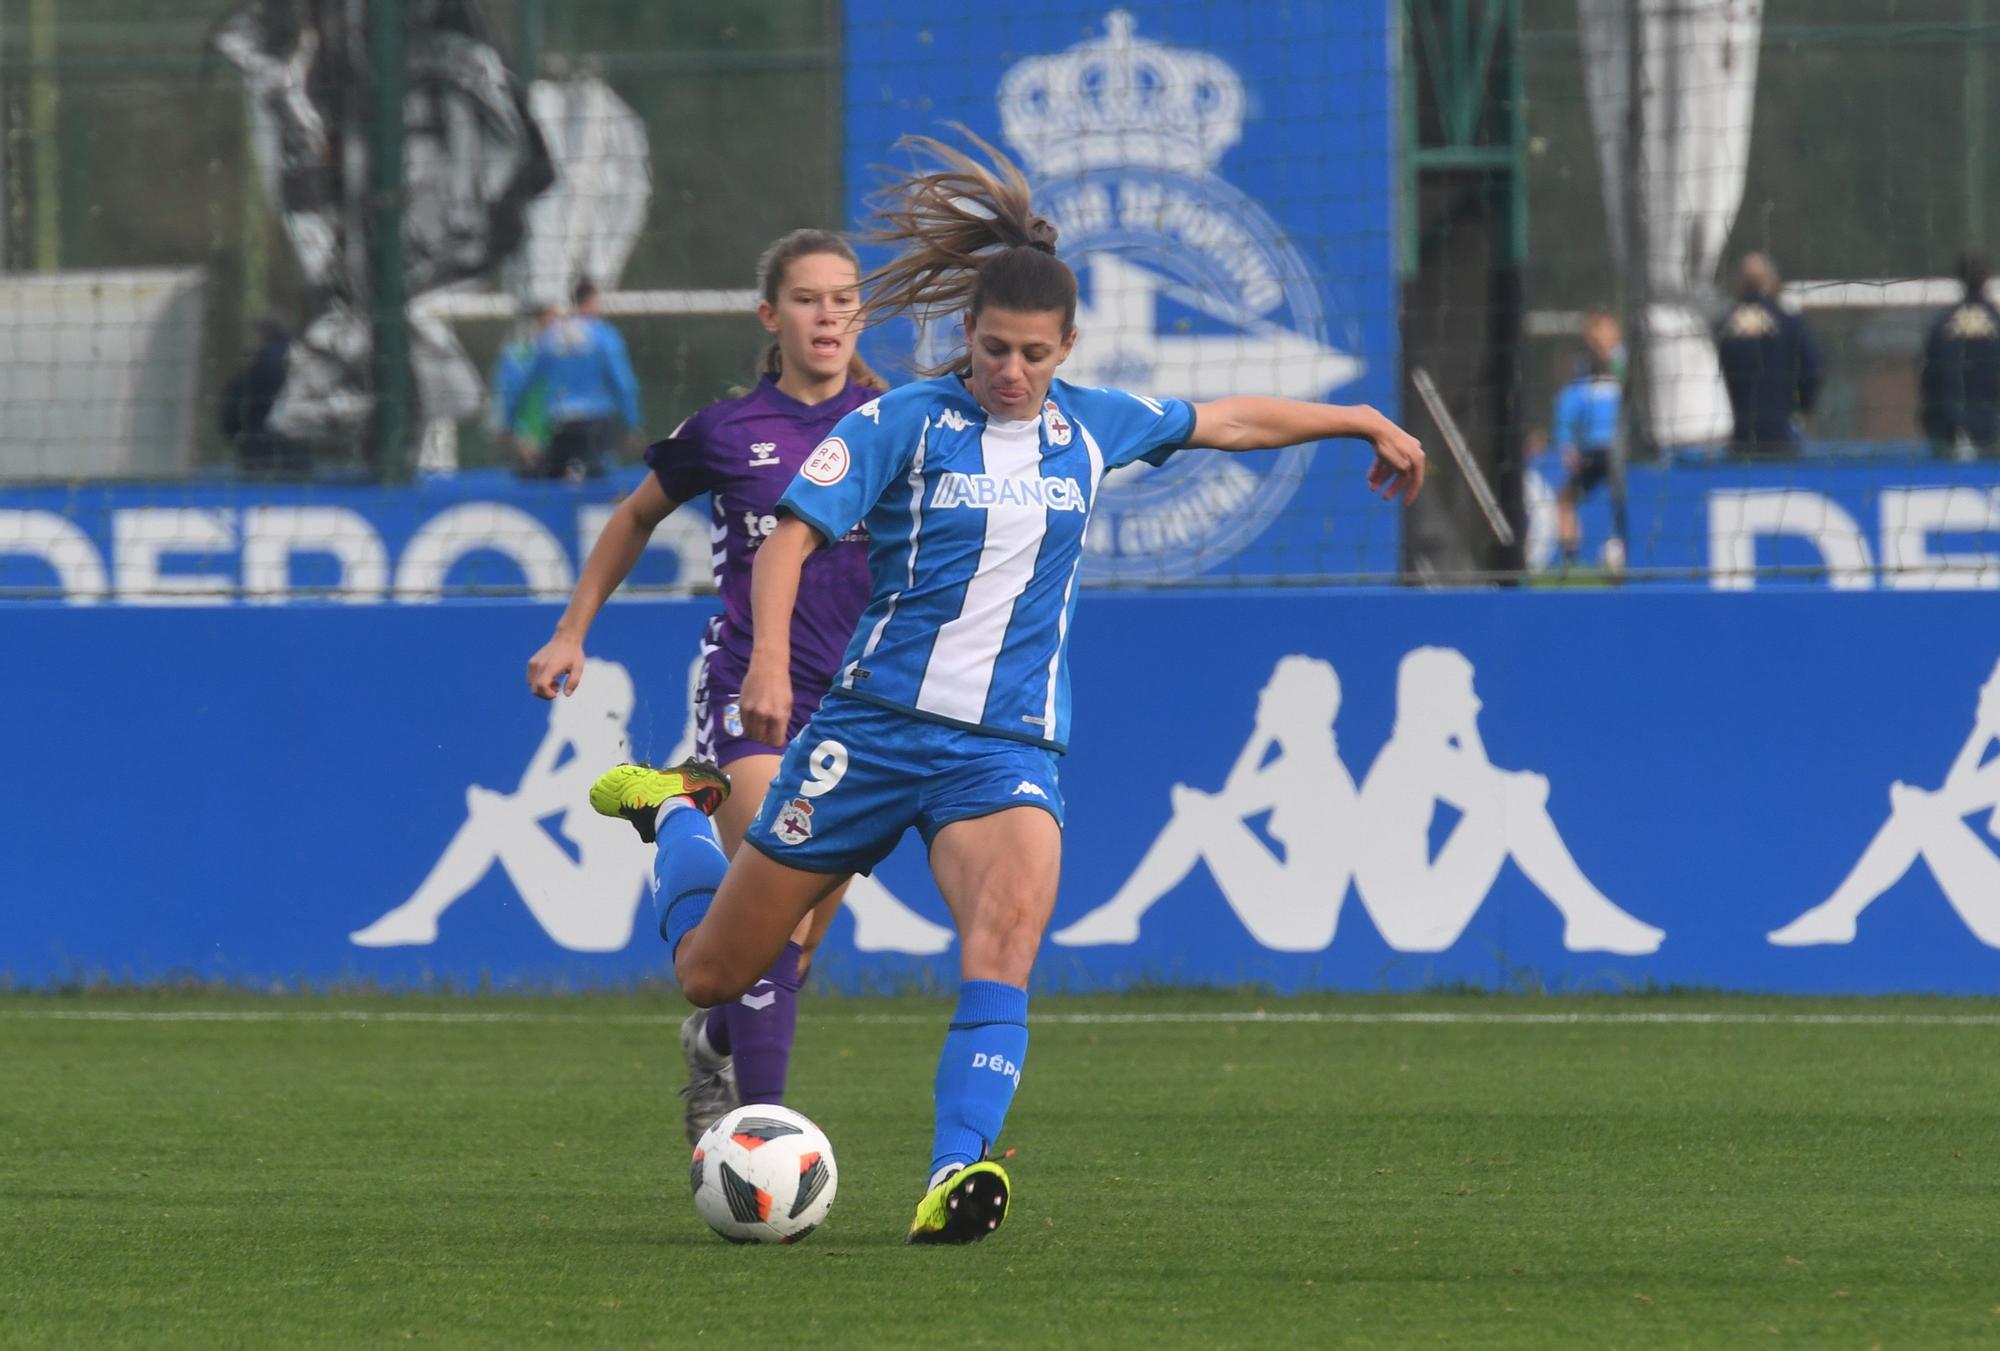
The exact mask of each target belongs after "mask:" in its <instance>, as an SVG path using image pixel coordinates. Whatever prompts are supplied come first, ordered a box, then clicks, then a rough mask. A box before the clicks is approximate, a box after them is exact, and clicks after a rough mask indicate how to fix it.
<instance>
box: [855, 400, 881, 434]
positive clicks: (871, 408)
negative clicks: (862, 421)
mask: <svg viewBox="0 0 2000 1351" xmlns="http://www.w3.org/2000/svg"><path fill="white" fill-rule="evenodd" d="M854 411H855V412H857V413H859V414H861V416H863V417H865V418H867V419H868V420H869V421H870V422H872V423H874V424H875V425H876V426H878V427H879V426H881V425H882V401H881V400H880V399H870V400H869V401H868V402H867V403H864V404H862V405H861V406H860V407H859V408H857V409H855V410H854Z"/></svg>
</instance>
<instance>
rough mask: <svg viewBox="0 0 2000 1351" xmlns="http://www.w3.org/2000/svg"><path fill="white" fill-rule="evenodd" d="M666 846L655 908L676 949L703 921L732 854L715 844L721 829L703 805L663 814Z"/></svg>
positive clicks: (656, 864) (659, 858)
mask: <svg viewBox="0 0 2000 1351" xmlns="http://www.w3.org/2000/svg"><path fill="white" fill-rule="evenodd" d="M658 839H659V842H660V849H659V852H658V853H657V854H655V855H654V856H653V882H654V887H653V910H654V913H656V914H658V915H659V917H660V937H662V938H664V939H666V940H667V951H668V952H669V953H672V952H673V951H674V950H675V949H676V948H678V947H680V945H681V940H682V939H683V938H686V937H687V934H688V930H689V929H692V928H693V927H694V926H695V925H697V924H699V923H701V920H702V916H704V915H706V914H707V913H708V907H709V903H710V902H711V901H713V900H714V899H715V889H716V888H717V887H719V886H721V885H722V876H723V874H724V873H726V872H728V871H729V857H728V855H726V854H724V853H723V852H722V846H721V845H719V844H717V843H716V842H715V828H714V827H713V826H711V825H710V824H709V823H708V818H707V817H706V816H703V815H702V814H701V810H700V809H699V808H697V807H693V806H687V807H677V808H675V809H674V810H673V811H670V812H668V813H667V814H666V815H665V816H663V817H661V818H660V824H659V831H658Z"/></svg>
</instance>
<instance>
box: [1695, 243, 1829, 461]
mask: <svg viewBox="0 0 2000 1351" xmlns="http://www.w3.org/2000/svg"><path fill="white" fill-rule="evenodd" d="M1715 349H1716V357H1717V360H1718V361H1719V362H1720V364H1721V366H1722V380H1723V383H1724V384H1726V385H1727V386H1728V387H1729V405H1730V407H1731V408H1732V409H1733V410H1734V411H1735V414H1736V429H1735V431H1734V432H1733V433H1732V434H1731V436H1730V441H1729V449H1730V452H1731V453H1732V454H1736V455H1796V454H1798V453H1799V451H1800V449H1801V448H1802V447H1803V445H1804V435H1803V433H1802V431H1801V428H1800V419H1801V418H1803V417H1804V416H1805V415H1806V414H1808V413H1810V412H1812V410H1813V404H1814V403H1815V402H1816V401H1817V400H1818V399H1819V391H1820V384H1821V381H1822V380H1823V378H1824V370H1823V366H1822V363H1821V360H1820V351H1819V342H1818V340H1817V339H1816V338H1814V337H1813V332H1812V329H1811V328H1810V327H1809V326H1808V325H1807V324H1806V321H1805V320H1804V319H1803V318H1802V317H1801V316H1799V315H1796V314H1793V313H1792V312H1791V311H1790V310H1787V309H1785V308H1784V307H1783V306H1781V305H1780V304H1779V303H1778V269H1777V267H1776V266H1775V265H1774V264H1773V263H1772V262H1771V260H1770V259H1769V258H1768V257H1766V256H1765V255H1764V254H1761V253H1749V254H1745V255H1744V256H1743V260H1742V261H1741V262H1740V263H1738V264H1737V267H1736V300H1735V303H1733V304H1732V305H1731V306H1730V307H1729V309H1728V311H1727V312H1726V313H1724V315H1723V316H1722V321H1721V322H1720V323H1718V324H1717V325H1716V327H1715Z"/></svg>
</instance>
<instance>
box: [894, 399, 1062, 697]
mask: <svg viewBox="0 0 2000 1351" xmlns="http://www.w3.org/2000/svg"><path fill="white" fill-rule="evenodd" d="M979 448H980V452H981V454H982V455H983V457H984V459H985V462H986V463H985V472H986V474H987V475H988V476H989V477H991V478H996V479H1024V478H1039V477H1040V476H1041V466H1042V421H1041V419H1040V418H1034V419H1031V420H1027V421H1023V422H1015V423H1000V424H997V425H996V424H995V423H993V422H992V421H990V420H989V421H988V422H987V424H986V427H985V430H984V431H983V432H982V433H981V435H980V438H979ZM1048 523H1049V514H1048V511H1047V510H1046V509H1045V508H1042V507H1032V506H1026V505H1023V506H1017V507H1011V508H1009V507H1000V506H995V507H990V508H988V509H987V511H986V538H985V541H984V542H983V543H982V544H981V545H980V548H979V566H978V569H977V570H976V571H975V572H974V573H973V575H972V580H971V581H970V582H968V583H967V584H966V587H965V601H964V603H963V604H961V605H960V606H959V610H958V615H957V616H956V617H955V618H953V619H949V620H946V621H945V623H944V624H943V625H941V626H940V627H939V629H938V632H937V641H936V643H935V645H934V646H933V647H932V648H931V660H930V665H929V666H928V667H927V668H926V669H925V671H924V683H923V687H922V688H921V689H919V690H918V691H917V707H918V708H920V709H922V710H923V711H925V712H926V713H935V714H937V715H938V716H939V717H945V718H952V719H954V720H956V721H958V722H969V723H979V722H984V721H985V719H986V696H987V694H988V692H989V691H990V690H991V689H992V687H993V668H994V666H995V665H996V664H997V663H998V662H999V660H1000V649H1001V647H1002V646H1003V645H1005V643H1006V641H1007V626H1008V625H1009V624H1010V623H1011V622H1012V621H1013V618H1014V604H1015V602H1017V601H1018V600H1020V598H1021V593H1022V592H1024V591H1026V590H1027V589H1028V583H1029V582H1030V581H1032V580H1033V579H1034V575H1035V559H1036V556H1037V555H1039V554H1040V553H1041V550H1042V536H1043V535H1044V534H1046V533H1047V532H1048Z"/></svg>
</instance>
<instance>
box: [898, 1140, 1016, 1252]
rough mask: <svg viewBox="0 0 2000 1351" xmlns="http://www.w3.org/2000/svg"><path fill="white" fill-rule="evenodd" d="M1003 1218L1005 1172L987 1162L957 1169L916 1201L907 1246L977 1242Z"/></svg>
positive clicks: (1005, 1195)
mask: <svg viewBox="0 0 2000 1351" xmlns="http://www.w3.org/2000/svg"><path fill="white" fill-rule="evenodd" d="M1006 1218H1007V1170H1006V1169H1004V1168H1002V1167H1001V1166H1000V1165H999V1164H997V1163H995V1162H993V1161H992V1160H991V1159H987V1160H985V1161H984V1162H981V1163H975V1164H973V1165H972V1166H971V1167H970V1168H961V1169H959V1170H958V1171H957V1172H955V1173H953V1174H951V1175H950V1176H949V1177H947V1178H945V1179H944V1180H943V1181H942V1182H940V1183H938V1184H937V1185H936V1186H935V1187H932V1188H931V1189H930V1190H929V1191H928V1192H926V1193H925V1194H924V1199H923V1200H921V1201H919V1202H917V1218H916V1219H914V1220H912V1221H910V1238H909V1241H910V1242H911V1243H977V1242H979V1240H980V1239H982V1238H985V1237H986V1236H987V1235H988V1234H990V1233H992V1232H993V1231H994V1230H995V1229H998V1228H999V1227H1000V1221H1002V1220H1004V1219H1006Z"/></svg>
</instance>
